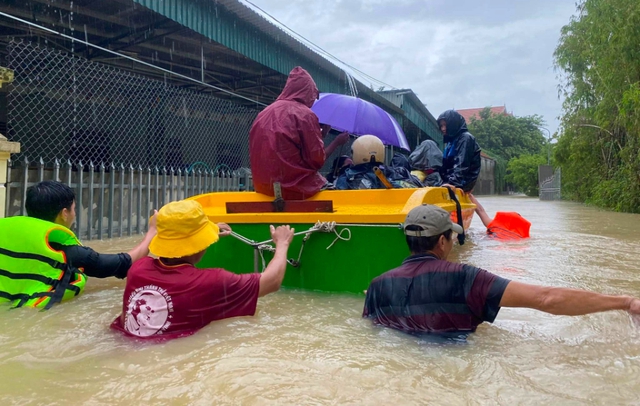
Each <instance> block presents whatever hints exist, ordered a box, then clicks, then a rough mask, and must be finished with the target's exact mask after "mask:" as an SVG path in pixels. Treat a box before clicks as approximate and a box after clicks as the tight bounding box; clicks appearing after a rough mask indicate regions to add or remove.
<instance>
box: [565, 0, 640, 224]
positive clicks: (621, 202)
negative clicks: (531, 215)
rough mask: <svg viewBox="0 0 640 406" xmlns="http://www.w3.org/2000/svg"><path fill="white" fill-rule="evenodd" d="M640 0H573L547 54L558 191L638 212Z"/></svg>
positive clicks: (582, 199) (639, 188)
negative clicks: (573, 10)
mask: <svg viewBox="0 0 640 406" xmlns="http://www.w3.org/2000/svg"><path fill="white" fill-rule="evenodd" d="M638 38H640V2H639V1H637V0H581V1H580V2H579V3H578V5H577V15H576V16H574V17H572V18H571V21H570V22H569V24H567V25H566V26H564V27H563V28H562V31H561V36H560V41H559V44H558V47H557V48H556V51H555V54H554V57H555V64H556V68H557V69H558V71H559V72H560V78H561V80H562V83H561V87H560V92H561V93H560V94H561V96H563V97H564V98H565V99H564V105H563V109H564V115H563V117H562V133H561V134H560V137H559V139H558V144H557V148H555V151H554V158H555V160H556V162H557V163H558V164H559V165H560V166H561V167H562V178H563V185H562V189H563V195H565V196H566V197H568V198H571V199H575V200H580V201H586V202H588V203H593V204H596V205H599V206H602V207H607V208H611V209H614V210H620V211H630V212H640V155H639V153H638V150H639V149H640V126H639V124H640V46H638Z"/></svg>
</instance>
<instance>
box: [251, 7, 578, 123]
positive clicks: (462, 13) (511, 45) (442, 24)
mask: <svg viewBox="0 0 640 406" xmlns="http://www.w3.org/2000/svg"><path fill="white" fill-rule="evenodd" d="M253 1H254V3H256V4H257V5H258V6H260V7H261V8H263V9H264V10H266V11H267V12H269V13H270V14H272V15H273V16H275V17H276V18H278V19H279V20H280V21H281V22H283V23H284V24H286V25H288V26H289V27H290V28H292V29H293V30H295V31H296V32H298V33H299V34H301V35H303V36H304V37H306V38H307V39H309V40H311V41H312V42H314V43H315V44H317V45H319V46H320V47H322V48H324V49H325V50H327V51H328V52H330V53H332V54H333V55H336V56H337V57H339V58H340V59H342V60H343V61H344V62H346V63H348V64H350V65H352V66H355V67H356V68H358V69H360V70H362V71H364V72H366V73H367V74H369V75H371V76H373V77H375V78H377V79H380V80H382V81H384V82H386V83H389V84H391V85H393V86H395V87H398V88H403V87H409V88H412V89H413V90H414V91H415V92H416V93H417V94H418V96H419V97H420V98H421V100H422V101H423V102H425V103H427V106H428V108H429V110H430V111H431V112H432V113H433V114H434V115H438V114H439V113H440V112H441V111H443V110H445V109H447V108H451V107H455V108H470V107H482V106H486V105H502V104H505V103H506V105H507V107H508V108H509V109H510V110H513V111H514V113H515V114H517V115H531V114H541V115H543V116H544V118H545V120H546V121H547V122H548V124H549V128H550V129H551V130H552V131H553V130H555V129H556V128H557V125H558V122H557V120H556V117H557V116H558V115H560V113H561V101H560V100H558V98H557V84H558V83H557V80H556V74H555V72H554V71H553V59H552V54H553V51H554V49H555V46H556V44H557V42H558V38H559V32H560V28H561V27H562V26H563V25H564V24H567V23H568V22H569V18H570V17H571V15H572V14H573V13H574V12H575V6H574V1H573V0H539V1H533V0H532V1H512V0H511V1H509V0H491V1H487V2H478V1H473V0H458V1H445V0H442V1H440V0H433V1H431V0H429V1H426V0H422V1H417V0H395V1H388V0H342V1H340V0H323V1H308V0H293V1H292V0H288V1H285V0H253ZM360 80H362V81H364V80H363V79H360Z"/></svg>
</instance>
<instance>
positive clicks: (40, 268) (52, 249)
mask: <svg viewBox="0 0 640 406" xmlns="http://www.w3.org/2000/svg"><path fill="white" fill-rule="evenodd" d="M25 208H26V209H27V214H28V217H25V216H15V217H8V218H2V219H0V303H2V302H5V303H6V302H9V303H10V304H11V305H13V306H14V307H22V306H28V307H38V308H44V309H49V308H51V306H53V305H54V304H56V303H58V302H60V301H63V300H67V299H71V298H73V297H75V296H78V295H79V294H80V293H81V292H82V291H83V289H84V286H85V283H86V278H87V276H92V277H96V278H106V277H110V276H115V277H116V278H120V279H122V278H125V277H126V276H127V272H128V271H129V268H130V267H131V264H132V263H133V262H135V261H137V260H139V259H141V258H144V257H145V256H147V255H148V254H149V243H150V242H151V239H152V238H153V236H155V234H156V216H155V215H154V216H153V217H152V218H151V221H150V222H149V231H148V232H147V233H146V235H145V237H144V239H143V240H142V242H141V243H140V244H138V246H136V247H135V248H134V249H132V250H131V251H129V252H128V253H120V254H99V253H97V252H95V251H94V250H92V249H91V248H88V247H83V246H82V245H81V244H80V242H79V241H78V239H77V238H76V236H75V234H74V233H73V232H72V231H71V230H70V228H71V226H72V225H73V223H74V221H75V219H76V202H75V194H74V192H73V190H72V189H71V188H69V187H68V186H67V185H65V184H63V183H60V182H54V181H44V182H40V183H38V184H36V185H34V186H31V187H29V188H28V189H27V199H26V202H25Z"/></svg>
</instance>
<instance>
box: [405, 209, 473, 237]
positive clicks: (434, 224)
mask: <svg viewBox="0 0 640 406" xmlns="http://www.w3.org/2000/svg"><path fill="white" fill-rule="evenodd" d="M407 226H419V227H420V228H421V229H422V230H417V231H414V230H407ZM447 230H453V231H454V232H456V233H458V234H462V233H463V229H462V227H460V225H458V224H456V223H454V222H452V221H451V214H449V212H448V211H446V210H444V209H443V208H441V207H438V206H434V205H432V204H423V205H422V206H417V207H414V208H413V209H411V211H410V212H409V214H407V218H406V219H405V221H404V233H405V235H410V236H413V237H433V236H434V235H440V234H442V233H444V232H445V231H447Z"/></svg>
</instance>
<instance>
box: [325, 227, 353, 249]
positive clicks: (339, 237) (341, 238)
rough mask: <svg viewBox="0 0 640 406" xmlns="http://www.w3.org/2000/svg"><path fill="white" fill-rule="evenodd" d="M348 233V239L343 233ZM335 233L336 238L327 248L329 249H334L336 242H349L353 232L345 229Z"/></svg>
mask: <svg viewBox="0 0 640 406" xmlns="http://www.w3.org/2000/svg"><path fill="white" fill-rule="evenodd" d="M345 231H346V232H347V234H348V236H347V237H343V236H342V233H343V232H345ZM333 232H334V233H335V234H336V238H335V239H334V240H333V242H332V243H331V244H329V246H328V247H327V249H329V248H331V247H333V244H335V243H336V241H338V240H342V241H349V240H350V239H351V230H349V229H348V228H343V229H342V230H340V232H338V231H336V230H333Z"/></svg>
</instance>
